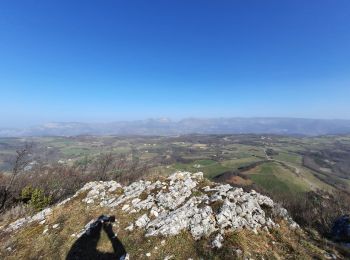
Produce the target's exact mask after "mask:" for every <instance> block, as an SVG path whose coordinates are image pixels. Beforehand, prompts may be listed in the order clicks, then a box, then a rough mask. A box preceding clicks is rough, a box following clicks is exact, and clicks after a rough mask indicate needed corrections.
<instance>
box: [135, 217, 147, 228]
mask: <svg viewBox="0 0 350 260" xmlns="http://www.w3.org/2000/svg"><path fill="white" fill-rule="evenodd" d="M149 220H150V219H149V218H148V217H147V214H144V215H142V216H141V217H139V218H138V220H136V222H135V225H136V226H137V227H139V228H143V227H145V226H146V225H147V223H148V222H149Z"/></svg>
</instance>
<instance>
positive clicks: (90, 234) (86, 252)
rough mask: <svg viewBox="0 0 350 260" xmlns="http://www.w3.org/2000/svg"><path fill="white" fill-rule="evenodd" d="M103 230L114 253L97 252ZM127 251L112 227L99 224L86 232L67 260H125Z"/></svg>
mask: <svg viewBox="0 0 350 260" xmlns="http://www.w3.org/2000/svg"><path fill="white" fill-rule="evenodd" d="M102 229H103V230H104V231H105V232H106V233H107V236H108V238H109V240H110V242H111V244H112V247H113V250H114V252H113V253H105V252H100V251H98V250H97V243H98V241H99V240H100V237H101V231H102ZM125 257H126V251H125V248H124V246H123V244H122V243H121V241H120V240H119V239H118V238H117V237H116V236H115V234H114V232H113V229H112V225H111V224H110V223H108V224H105V223H101V222H98V223H97V224H96V225H95V226H94V227H93V228H90V229H89V230H88V231H87V232H85V233H84V234H83V235H82V236H81V237H80V238H78V240H77V241H75V243H74V244H73V245H72V247H71V249H70V250H69V252H68V254H67V257H66V260H73V259H118V260H124V259H125Z"/></svg>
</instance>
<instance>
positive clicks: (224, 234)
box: [0, 172, 341, 259]
mask: <svg viewBox="0 0 350 260" xmlns="http://www.w3.org/2000/svg"><path fill="white" fill-rule="evenodd" d="M101 214H106V215H115V217H116V222H115V223H114V224H113V231H114V232H115V234H116V236H117V238H118V239H119V240H120V243H121V245H122V246H123V247H124V248H125V250H126V252H127V253H128V258H129V259H201V258H203V259H236V258H237V259H245V258H248V259H251V258H252V259H312V258H318V259H331V258H332V257H333V258H334V257H338V258H340V259H341V255H339V254H338V253H337V252H336V251H334V250H333V249H331V246H330V245H331V244H325V243H322V240H319V241H318V240H317V239H315V238H314V239H313V240H311V239H310V238H309V237H308V236H307V235H306V233H305V232H304V231H303V230H302V229H301V228H300V227H299V226H298V225H297V224H296V223H295V222H294V221H293V220H292V219H291V218H290V217H289V215H288V213H287V211H286V210H285V209H283V208H281V207H280V206H279V205H278V204H276V203H275V202H274V201H272V200H271V199H270V198H269V197H266V196H263V195H261V194H259V193H257V192H255V191H253V190H252V191H250V192H244V191H243V190H242V189H241V188H234V187H232V186H230V185H229V184H225V185H223V184H217V183H214V182H211V181H209V180H207V179H205V178H203V174H202V173H195V174H191V173H189V172H176V173H174V174H172V175H170V176H169V177H168V178H165V177H159V178H157V179H150V180H140V181H136V182H133V183H131V184H130V185H128V186H122V185H121V184H119V183H117V182H115V181H108V182H89V183H87V184H86V185H85V186H84V187H83V188H82V189H80V190H79V191H78V192H77V193H76V194H75V195H74V196H72V197H70V198H68V199H66V200H65V201H62V202H60V203H59V204H56V205H54V206H53V207H51V208H47V209H44V210H43V211H41V212H39V213H37V214H36V215H34V216H31V217H30V216H28V217H26V218H22V219H19V220H16V221H14V222H12V223H10V222H8V223H1V231H0V232H1V235H0V245H1V248H0V258H2V259H24V258H25V259H39V258H44V259H65V258H66V256H67V254H72V252H73V251H74V250H73V249H77V247H78V249H79V246H80V247H81V248H84V246H85V248H86V244H83V245H82V244H79V243H81V241H82V239H81V236H82V234H83V233H84V231H85V229H86V228H88V227H89V225H90V224H91V223H92V222H93V220H94V219H97V217H98V216H100V215H101ZM107 233H108V232H107ZM98 238H99V240H96V243H97V245H96V247H97V250H98V251H96V250H95V249H94V248H91V247H90V248H89V249H86V250H87V251H86V250H85V251H84V252H83V253H88V254H89V255H93V254H95V255H96V254H101V253H100V252H113V250H112V246H111V243H110V240H109V236H107V235H106V234H105V233H104V232H102V233H101V237H99V235H98ZM79 241H80V242H79ZM85 243H88V242H87V241H85ZM72 250H73V251H72ZM89 250H91V251H89Z"/></svg>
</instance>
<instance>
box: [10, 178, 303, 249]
mask: <svg viewBox="0 0 350 260" xmlns="http://www.w3.org/2000/svg"><path fill="white" fill-rule="evenodd" d="M74 198H79V199H81V202H82V203H83V204H84V205H86V207H87V208H89V207H93V206H95V205H99V206H100V207H106V208H109V209H111V210H112V211H113V210H116V211H122V212H124V213H125V214H127V215H130V216H137V218H136V220H135V221H131V222H130V223H129V224H128V225H127V226H126V227H124V229H125V230H127V231H128V232H133V230H135V229H140V230H144V234H145V236H146V237H151V236H174V235H177V234H179V233H180V232H182V231H189V232H190V234H191V235H192V237H193V238H194V239H195V240H198V239H201V238H202V237H209V236H211V237H214V239H213V240H212V243H211V245H212V247H216V248H220V247H221V246H222V243H223V241H224V234H225V232H228V231H233V230H241V229H250V230H252V231H253V232H255V233H257V232H259V231H260V230H263V231H264V232H269V230H270V229H273V228H279V224H277V223H276V221H275V219H276V218H283V219H284V220H285V221H286V222H287V223H288V225H289V226H290V228H292V229H296V228H298V225H297V224H296V223H295V222H294V221H293V220H292V219H291V218H290V217H289V215H288V213H287V211H286V210H285V209H284V208H282V207H280V206H279V205H278V204H276V203H274V201H272V200H271V199H270V198H269V197H267V196H264V195H261V194H259V193H257V192H255V191H254V190H252V191H250V192H244V191H243V189H241V188H235V187H232V186H231V185H229V184H226V185H223V184H216V183H211V182H208V181H206V180H205V179H204V178H203V174H202V173H201V172H198V173H194V174H192V173H189V172H176V173H174V174H172V175H171V176H169V177H168V178H167V179H164V180H163V181H160V180H157V181H154V182H152V181H144V180H140V181H137V182H134V183H132V184H130V185H128V186H122V185H121V184H119V183H117V182H115V181H108V182H102V181H101V182H90V183H87V184H86V185H85V186H84V187H83V188H82V189H80V190H79V191H78V192H77V193H76V194H75V195H74V196H73V197H71V198H68V199H67V200H65V201H63V202H61V203H59V204H57V205H56V206H55V207H53V208H47V209H45V210H43V211H41V212H39V213H37V214H36V215H34V216H32V217H27V218H22V219H19V220H17V221H15V222H13V223H11V224H10V225H8V226H7V227H5V229H4V230H5V231H16V230H18V229H19V228H21V227H22V226H24V225H27V224H29V223H33V222H38V223H39V224H44V223H45V221H46V219H47V218H48V217H49V216H50V215H51V214H52V211H54V210H55V208H58V207H62V206H63V205H64V204H66V203H68V202H69V201H70V200H73V199H74ZM131 219H132V218H131ZM80 234H81V233H80ZM80 234H73V235H72V236H77V237H78V236H80Z"/></svg>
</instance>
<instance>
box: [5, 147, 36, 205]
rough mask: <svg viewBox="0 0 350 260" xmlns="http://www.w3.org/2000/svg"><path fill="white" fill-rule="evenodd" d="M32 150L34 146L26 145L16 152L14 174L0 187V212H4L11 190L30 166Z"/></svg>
mask: <svg viewBox="0 0 350 260" xmlns="http://www.w3.org/2000/svg"><path fill="white" fill-rule="evenodd" d="M31 149H32V144H28V143H26V144H25V145H24V147H23V148H21V149H18V150H17V151H16V157H15V159H14V162H13V167H12V173H11V176H10V178H9V180H8V181H7V182H5V183H4V185H3V186H1V187H0V212H3V211H4V209H5V206H6V202H7V201H8V199H9V197H10V196H9V193H10V190H11V188H12V187H13V185H14V183H15V180H16V178H17V175H18V174H19V173H20V172H22V171H24V170H25V168H26V166H28V164H29V162H30V160H29V158H28V155H29V154H30V151H31Z"/></svg>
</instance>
